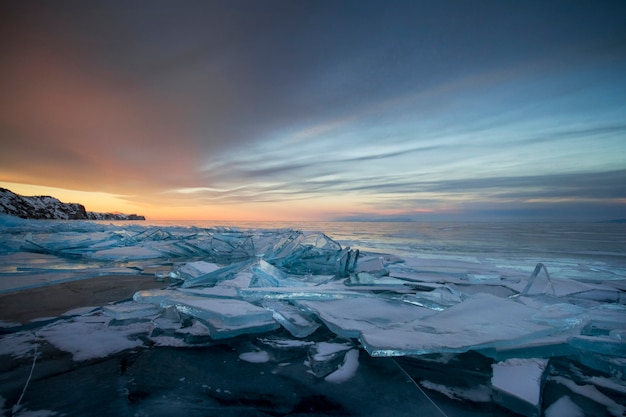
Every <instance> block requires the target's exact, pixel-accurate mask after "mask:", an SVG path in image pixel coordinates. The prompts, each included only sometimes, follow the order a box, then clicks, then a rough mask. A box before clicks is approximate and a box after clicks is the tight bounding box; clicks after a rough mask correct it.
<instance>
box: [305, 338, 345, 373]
mask: <svg viewBox="0 0 626 417" xmlns="http://www.w3.org/2000/svg"><path fill="white" fill-rule="evenodd" d="M353 348H354V345H353V344H352V343H351V342H350V341H343V342H341V343H333V342H319V343H315V344H314V345H312V346H310V347H309V351H308V362H309V363H308V365H309V367H310V368H311V372H312V373H313V375H315V376H316V377H318V378H323V377H325V376H327V375H329V374H330V373H332V372H334V371H335V370H336V369H337V367H338V366H339V365H340V364H341V363H342V362H343V360H344V356H345V354H346V353H347V352H348V351H349V350H351V349H353Z"/></svg>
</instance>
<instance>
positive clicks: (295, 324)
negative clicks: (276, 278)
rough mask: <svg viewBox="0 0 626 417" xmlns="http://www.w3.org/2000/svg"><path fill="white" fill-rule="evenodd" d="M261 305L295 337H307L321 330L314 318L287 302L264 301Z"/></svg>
mask: <svg viewBox="0 0 626 417" xmlns="http://www.w3.org/2000/svg"><path fill="white" fill-rule="evenodd" d="M261 305H262V306H263V308H265V309H266V310H269V311H271V312H272V315H273V317H274V320H276V321H277V322H278V323H280V324H281V325H282V326H283V327H284V328H285V329H287V330H288V331H289V333H291V334H292V335H293V336H294V337H298V338H302V337H307V336H309V335H311V334H312V333H314V332H315V330H317V329H318V328H319V326H320V325H319V324H318V323H317V322H316V321H315V319H314V318H313V317H311V316H310V315H309V314H306V313H305V312H304V311H302V310H300V309H299V308H297V307H295V306H293V305H291V304H289V302H287V301H280V300H263V301H262V302H261Z"/></svg>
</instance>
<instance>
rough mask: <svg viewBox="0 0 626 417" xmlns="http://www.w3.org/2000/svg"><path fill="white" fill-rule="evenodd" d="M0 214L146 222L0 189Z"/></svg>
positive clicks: (49, 198)
mask: <svg viewBox="0 0 626 417" xmlns="http://www.w3.org/2000/svg"><path fill="white" fill-rule="evenodd" d="M0 214H8V215H11V216H17V217H21V218H22V219H39V220H146V218H145V217H144V216H142V215H138V214H124V213H99V212H94V211H87V210H86V209H85V206H83V205H82V204H78V203H63V202H61V201H60V200H59V199H57V198H54V197H50V196H32V197H26V196H22V195H19V194H15V193H14V192H12V191H11V190H7V189H6V188H0Z"/></svg>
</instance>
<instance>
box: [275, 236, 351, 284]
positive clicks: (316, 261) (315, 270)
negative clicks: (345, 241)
mask: <svg viewBox="0 0 626 417" xmlns="http://www.w3.org/2000/svg"><path fill="white" fill-rule="evenodd" d="M355 256H356V254H353V253H352V251H350V250H349V249H344V250H342V248H341V245H340V244H339V243H337V242H335V241H334V240H332V239H331V238H329V237H328V236H326V235H325V234H323V233H306V234H305V233H302V232H291V233H288V234H285V235H283V236H281V239H280V240H279V241H278V242H276V244H274V245H273V246H271V247H269V248H268V250H267V251H266V253H265V254H264V256H263V258H264V259H266V260H267V261H268V262H270V263H271V264H272V265H275V266H277V267H279V268H283V269H285V270H288V271H289V272H290V273H292V274H296V275H306V274H312V275H328V274H337V275H339V276H345V275H347V272H348V270H349V269H350V268H351V265H353V262H354V259H355Z"/></svg>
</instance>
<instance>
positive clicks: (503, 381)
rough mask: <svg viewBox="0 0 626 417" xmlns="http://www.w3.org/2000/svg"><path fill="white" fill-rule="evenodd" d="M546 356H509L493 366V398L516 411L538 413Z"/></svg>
mask: <svg viewBox="0 0 626 417" xmlns="http://www.w3.org/2000/svg"><path fill="white" fill-rule="evenodd" d="M547 366H548V359H536V358H532V359H508V360H506V361H504V362H498V363H496V364H493V365H492V368H493V377H492V378H491V386H492V388H493V393H494V395H493V397H494V400H495V401H496V402H497V403H499V404H500V405H502V406H503V407H506V408H508V409H509V410H512V411H514V412H516V413H518V414H522V415H525V416H528V417H539V416H540V415H541V398H542V391H543V385H544V383H545V380H546V368H547Z"/></svg>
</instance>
